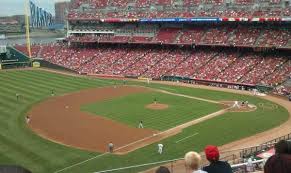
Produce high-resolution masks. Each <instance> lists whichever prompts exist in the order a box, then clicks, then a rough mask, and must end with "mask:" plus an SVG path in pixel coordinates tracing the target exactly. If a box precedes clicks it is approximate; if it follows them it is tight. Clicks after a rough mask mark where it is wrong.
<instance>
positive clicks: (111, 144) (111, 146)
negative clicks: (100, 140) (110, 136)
mask: <svg viewBox="0 0 291 173" xmlns="http://www.w3.org/2000/svg"><path fill="white" fill-rule="evenodd" d="M108 150H109V153H113V150H114V145H113V143H112V142H110V143H109V144H108Z"/></svg>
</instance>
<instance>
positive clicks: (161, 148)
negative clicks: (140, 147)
mask: <svg viewBox="0 0 291 173" xmlns="http://www.w3.org/2000/svg"><path fill="white" fill-rule="evenodd" d="M163 147H164V145H163V144H158V153H159V154H162V153H163Z"/></svg>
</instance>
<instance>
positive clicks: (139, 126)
mask: <svg viewBox="0 0 291 173" xmlns="http://www.w3.org/2000/svg"><path fill="white" fill-rule="evenodd" d="M138 128H139V129H143V122H142V121H140V122H139V124H138Z"/></svg>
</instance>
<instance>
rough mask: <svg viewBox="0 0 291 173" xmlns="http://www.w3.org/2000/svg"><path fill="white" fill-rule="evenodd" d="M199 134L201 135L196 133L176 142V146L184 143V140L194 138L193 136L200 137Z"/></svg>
mask: <svg viewBox="0 0 291 173" xmlns="http://www.w3.org/2000/svg"><path fill="white" fill-rule="evenodd" d="M198 134H199V133H194V134H193V135H190V136H187V137H185V138H182V139H180V140H178V141H176V144H177V143H179V142H182V141H184V140H186V139H188V138H191V137H193V136H196V135H198Z"/></svg>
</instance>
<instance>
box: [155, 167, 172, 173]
mask: <svg viewBox="0 0 291 173" xmlns="http://www.w3.org/2000/svg"><path fill="white" fill-rule="evenodd" d="M156 173H170V170H169V169H168V168H167V167H165V166H160V167H159V168H158V169H157V170H156Z"/></svg>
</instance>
